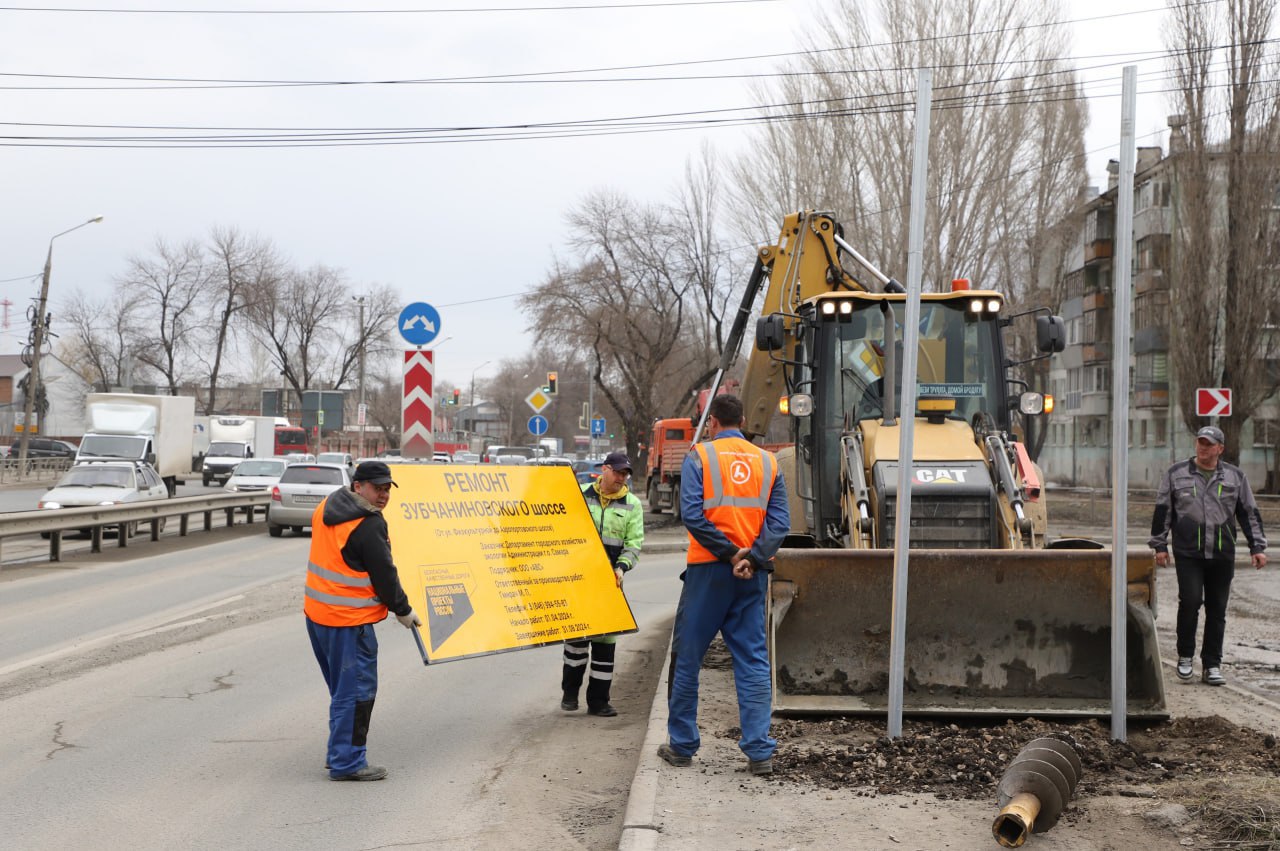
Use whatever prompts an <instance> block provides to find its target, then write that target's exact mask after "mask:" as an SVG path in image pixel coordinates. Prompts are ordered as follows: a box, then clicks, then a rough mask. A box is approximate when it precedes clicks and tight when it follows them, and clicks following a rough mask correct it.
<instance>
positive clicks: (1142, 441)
mask: <svg viewBox="0 0 1280 851" xmlns="http://www.w3.org/2000/svg"><path fill="white" fill-rule="evenodd" d="M1138 445H1139V446H1146V445H1147V421H1146V420H1142V421H1140V422H1139V423H1138Z"/></svg>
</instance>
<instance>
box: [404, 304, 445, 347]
mask: <svg viewBox="0 0 1280 851" xmlns="http://www.w3.org/2000/svg"><path fill="white" fill-rule="evenodd" d="M396 328H397V329H399V331H400V336H401V337H404V339H405V342H407V343H408V344H409V345H411V346H425V345H426V344H427V343H430V342H431V341H432V340H434V339H435V338H436V335H438V334H439V333H440V314H439V313H438V312H437V311H436V309H435V308H434V307H432V306H431V305H429V304H427V303H426V302H425V301H415V302H414V303H413V304H411V305H409V306H408V307H406V308H405V309H404V310H402V311H400V318H399V319H397V320H396Z"/></svg>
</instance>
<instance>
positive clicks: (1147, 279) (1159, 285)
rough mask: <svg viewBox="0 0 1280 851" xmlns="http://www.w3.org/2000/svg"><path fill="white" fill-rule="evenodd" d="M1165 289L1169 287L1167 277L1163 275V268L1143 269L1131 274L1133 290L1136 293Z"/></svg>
mask: <svg viewBox="0 0 1280 851" xmlns="http://www.w3.org/2000/svg"><path fill="white" fill-rule="evenodd" d="M1167 289H1169V278H1168V276H1166V275H1165V273H1164V269H1143V270H1142V271H1141V272H1138V273H1137V274H1136V275H1134V276H1133V291H1134V293H1135V294H1136V295H1142V294H1143V293H1149V292H1151V291H1152V290H1167Z"/></svg>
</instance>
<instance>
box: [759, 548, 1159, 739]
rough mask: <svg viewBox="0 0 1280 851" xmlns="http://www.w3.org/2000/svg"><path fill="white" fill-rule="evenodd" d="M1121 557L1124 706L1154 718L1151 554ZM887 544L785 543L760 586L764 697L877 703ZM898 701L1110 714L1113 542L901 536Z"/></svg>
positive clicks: (928, 711)
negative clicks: (987, 542) (971, 544)
mask: <svg viewBox="0 0 1280 851" xmlns="http://www.w3.org/2000/svg"><path fill="white" fill-rule="evenodd" d="M1127 561H1128V589H1127V596H1128V607H1127V608H1128V618H1127V620H1128V627H1127V636H1128V638H1127V641H1128V660H1127V665H1126V672H1127V673H1126V678H1127V692H1128V715H1129V716H1130V717H1133V718H1149V719H1163V718H1167V717H1168V712H1167V710H1166V709H1165V696H1164V681H1163V679H1162V675H1161V668H1160V654H1159V650H1158V648H1157V646H1156V632H1155V620H1154V611H1155V566H1154V564H1153V563H1152V561H1153V560H1152V558H1151V554H1150V553H1149V552H1147V551H1145V550H1130V551H1129V553H1128V555H1127ZM892 593H893V552H892V551H891V550H827V549H784V550H780V551H779V552H778V554H777V557H776V559H775V561H774V573H773V576H772V578H771V581H770V586H769V604H770V605H769V653H770V663H771V670H772V675H773V706H774V710H775V711H776V712H779V713H782V714H796V715H801V714H883V713H886V712H887V711H888V699H889V688H888V683H889V638H890V635H889V631H890V624H891V620H892ZM905 643H906V666H905V671H906V684H905V686H904V689H903V711H904V713H908V714H912V715H990V716H1032V715H1034V716H1110V714H1111V552H1110V550H945V551H944V550H925V549H921V550H916V549H913V550H911V558H910V562H909V580H908V590H907V613H906V642H905Z"/></svg>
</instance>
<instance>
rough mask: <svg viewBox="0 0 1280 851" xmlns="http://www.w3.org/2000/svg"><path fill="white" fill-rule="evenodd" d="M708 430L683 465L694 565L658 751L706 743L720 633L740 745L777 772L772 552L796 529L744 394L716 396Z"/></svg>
mask: <svg viewBox="0 0 1280 851" xmlns="http://www.w3.org/2000/svg"><path fill="white" fill-rule="evenodd" d="M707 434H708V435H709V436H710V437H711V440H709V441H707V442H704V443H699V444H698V445H697V446H696V447H694V451H693V452H690V453H689V454H688V455H687V456H686V457H685V461H684V466H683V467H682V468H681V471H680V510H681V513H682V514H683V517H684V525H685V529H687V530H688V532H689V555H688V559H687V561H688V567H687V568H686V569H685V572H684V573H683V574H681V579H683V580H684V587H683V588H682V589H681V591H680V603H679V605H678V606H677V608H676V622H675V630H674V634H673V636H672V645H671V652H672V674H671V687H670V690H669V691H668V693H667V709H668V713H667V738H668V742H667V743H666V744H663V745H660V746H659V747H658V756H660V757H662V758H663V759H664V760H666V761H667V762H668V763H670V764H672V765H676V766H687V765H689V764H691V763H692V761H693V760H692V758H693V755H694V754H695V753H697V752H698V747H699V746H700V744H701V738H700V737H699V734H698V718H697V714H698V673H699V671H700V670H701V668H702V657H703V656H704V655H705V654H706V652H707V648H708V647H709V646H710V645H711V641H712V639H714V638H715V636H716V633H717V632H718V633H720V635H721V636H723V637H724V643H725V644H726V645H728V647H729V652H730V653H731V654H732V656H733V681H734V685H735V687H736V688H737V692H738V721H739V726H740V727H741V729H742V738H741V739H740V740H739V741H738V747H739V748H740V749H741V750H742V752H743V753H744V754H746V756H747V770H748V771H750V772H751V773H752V774H769V773H771V772H772V771H773V752H774V750H775V749H776V748H777V746H778V742H777V740H775V739H772V738H770V736H769V716H770V715H771V714H772V696H771V692H770V683H769V652H768V648H767V646H766V641H765V603H766V595H767V590H768V587H769V586H768V574H769V572H771V571H772V570H773V566H772V561H773V555H774V553H776V552H777V551H778V547H780V546H781V545H782V540H783V538H785V537H786V535H787V532H788V531H789V530H790V528H791V514H790V511H789V510H788V507H787V492H786V488H785V486H784V484H783V481H782V474H781V473H780V472H779V470H778V460H777V459H776V458H774V457H773V454H772V453H771V452H768V451H766V450H764V449H761V448H760V447H759V446H756V445H755V444H754V443H751V442H750V441H748V440H747V439H746V438H745V437H744V436H743V434H742V401H741V400H740V399H738V397H736V396H731V395H723V396H717V397H715V399H713V400H712V402H711V405H710V406H709V407H708V410H707Z"/></svg>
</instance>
